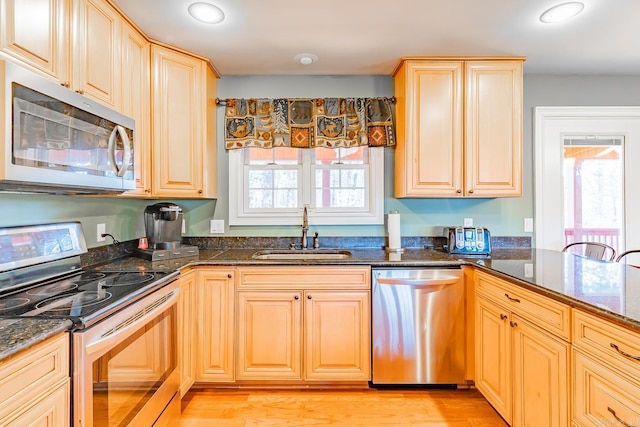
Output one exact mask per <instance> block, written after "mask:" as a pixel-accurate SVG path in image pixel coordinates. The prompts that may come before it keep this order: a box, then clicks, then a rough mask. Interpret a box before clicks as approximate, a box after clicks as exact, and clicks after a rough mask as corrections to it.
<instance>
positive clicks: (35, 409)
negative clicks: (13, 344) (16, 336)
mask: <svg viewBox="0 0 640 427" xmlns="http://www.w3.org/2000/svg"><path fill="white" fill-rule="evenodd" d="M69 382H70V380H69V334H67V333H61V334H59V335H57V336H55V337H51V338H49V339H47V340H45V341H43V342H41V343H38V344H36V345H35V346H34V347H31V348H29V349H27V350H24V351H23V352H20V353H18V354H16V355H14V356H11V357H9V358H7V359H5V360H3V361H1V362H0V425H2V426H7V425H12V426H13V425H15V426H24V425H55V426H58V425H61V426H62V425H68V423H69V419H70V408H71V405H70V403H69V402H70V398H71V397H70V385H69ZM60 421H62V422H60ZM44 422H49V424H39V423H44ZM32 423H35V424H32Z"/></svg>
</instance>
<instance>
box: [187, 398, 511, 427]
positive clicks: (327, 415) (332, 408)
mask: <svg viewBox="0 0 640 427" xmlns="http://www.w3.org/2000/svg"><path fill="white" fill-rule="evenodd" d="M325 425H332V426H455V427H462V426H464V427H489V426H491V427H498V426H499V427H505V426H506V425H507V424H506V423H505V422H504V421H503V420H502V418H500V416H499V415H498V414H497V413H496V412H495V411H494V409H493V408H492V407H491V406H490V405H489V404H488V403H487V401H486V400H484V398H483V397H482V396H481V395H480V393H479V392H478V391H477V390H402V391H399V390H374V389H372V390H355V391H354V390H348V391H343V390H336V391H334V390H332V391H327V390H320V391H308V390H304V391H301V390H277V391H265V390H239V391H235V390H234V391H228V390H195V391H189V392H188V393H187V395H186V396H185V397H184V398H183V399H182V420H181V424H180V426H182V427H194V426H221V427H228V426H234V427H236V426H243V427H258V426H269V427H271V426H273V427H275V426H278V427H280V426H325Z"/></svg>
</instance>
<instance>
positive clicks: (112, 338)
mask: <svg viewBox="0 0 640 427" xmlns="http://www.w3.org/2000/svg"><path fill="white" fill-rule="evenodd" d="M179 295H180V289H173V290H172V291H171V292H169V293H167V294H166V295H164V296H162V297H160V298H159V299H156V300H153V301H151V302H150V303H149V304H148V305H146V306H144V307H142V308H140V309H139V310H137V311H133V312H132V313H131V315H130V316H127V317H126V318H125V319H123V320H121V321H119V322H118V324H117V325H115V326H113V327H112V328H110V329H108V330H107V331H105V332H104V333H102V334H101V335H99V336H97V337H96V338H97V339H96V340H95V341H93V342H90V343H87V345H86V346H85V355H87V356H90V355H92V354H94V353H100V352H104V351H105V350H107V349H109V348H113V347H114V346H115V345H116V344H118V343H119V342H121V340H122V338H123V336H125V337H126V336H128V334H129V333H133V332H135V331H136V330H137V329H138V328H139V327H140V326H141V325H144V324H146V323H147V322H148V321H150V320H152V319H153V318H154V317H156V316H157V315H158V314H160V313H162V312H163V311H165V310H167V309H168V308H169V307H171V306H172V305H175V304H177V303H178V296H179Z"/></svg>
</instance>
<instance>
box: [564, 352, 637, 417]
mask: <svg viewBox="0 0 640 427" xmlns="http://www.w3.org/2000/svg"><path fill="white" fill-rule="evenodd" d="M591 356H594V355H593V354H592V355H591ZM591 356H588V355H585V354H584V353H583V352H582V351H580V350H578V349H575V348H574V349H573V352H572V359H573V388H572V392H573V393H572V394H573V424H574V425H577V426H583V427H588V426H594V427H596V426H597V427H601V426H637V425H639V424H640V393H639V390H640V383H638V377H637V376H633V373H631V374H632V376H631V377H628V376H625V375H623V374H621V373H618V372H617V371H614V370H612V369H609V368H608V367H607V366H605V365H604V364H602V363H601V362H599V361H596V360H594V359H592V357H591Z"/></svg>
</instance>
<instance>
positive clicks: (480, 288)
mask: <svg viewBox="0 0 640 427" xmlns="http://www.w3.org/2000/svg"><path fill="white" fill-rule="evenodd" d="M476 291H477V292H478V293H480V294H484V295H486V296H487V297H489V298H491V299H493V300H494V301H496V302H498V303H499V304H502V305H504V306H505V307H506V308H508V309H509V310H511V311H512V312H514V313H516V314H518V315H519V316H522V317H524V318H526V319H527V320H529V321H531V322H532V323H534V324H535V325H537V326H539V327H541V328H543V329H545V330H547V331H548V332H551V333H553V334H555V335H558V336H559V337H560V338H563V339H565V340H567V341H569V339H570V337H571V309H570V308H569V306H567V305H565V304H562V303H560V302H557V301H554V300H552V299H551V298H547V297H545V296H542V295H538V294H536V293H535V292H531V291H529V290H526V289H524V288H521V287H519V286H517V285H512V284H510V283H508V282H506V281H504V280H501V279H498V278H497V277H493V276H491V275H488V274H486V273H483V272H481V271H477V272H476Z"/></svg>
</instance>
